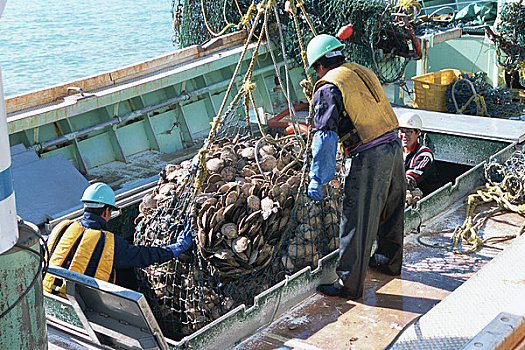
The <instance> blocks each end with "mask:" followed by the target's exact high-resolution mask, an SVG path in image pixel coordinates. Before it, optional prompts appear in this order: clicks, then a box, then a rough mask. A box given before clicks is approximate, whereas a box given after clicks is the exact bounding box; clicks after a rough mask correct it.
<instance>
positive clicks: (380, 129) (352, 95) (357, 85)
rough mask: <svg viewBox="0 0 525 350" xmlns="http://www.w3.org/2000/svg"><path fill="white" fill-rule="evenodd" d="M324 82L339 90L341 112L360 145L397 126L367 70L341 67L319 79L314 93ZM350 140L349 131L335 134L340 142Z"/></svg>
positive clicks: (349, 66)
mask: <svg viewBox="0 0 525 350" xmlns="http://www.w3.org/2000/svg"><path fill="white" fill-rule="evenodd" d="M326 83H331V84H334V85H335V86H337V88H338V89H339V90H340V91H341V94H342V95H343V105H344V109H345V112H346V114H347V115H348V116H349V117H350V119H351V120H352V123H353V124H354V127H355V131H357V134H358V135H359V139H360V140H361V142H362V143H367V142H370V141H372V140H374V139H376V138H377V137H379V136H381V135H383V134H385V133H387V132H388V131H391V130H394V129H396V128H397V127H398V122H397V117H396V115H395V113H394V110H393V109H392V106H391V105H390V102H389V101H388V98H387V97H386V95H385V92H384V91H383V87H382V86H381V83H380V82H379V79H378V78H377V76H376V75H375V74H374V73H373V72H372V71H371V70H370V69H368V68H366V67H363V66H361V65H359V64H357V63H345V64H342V65H341V66H339V67H336V68H334V69H331V70H330V71H328V72H327V73H326V74H325V75H324V76H323V77H322V78H321V79H319V80H318V81H317V82H316V83H315V86H314V91H317V89H319V87H321V86H322V85H323V84H326ZM355 131H354V132H355ZM350 137H351V131H350V130H349V133H347V134H346V135H339V138H340V140H341V141H342V142H343V141H345V140H347V139H349V138H350Z"/></svg>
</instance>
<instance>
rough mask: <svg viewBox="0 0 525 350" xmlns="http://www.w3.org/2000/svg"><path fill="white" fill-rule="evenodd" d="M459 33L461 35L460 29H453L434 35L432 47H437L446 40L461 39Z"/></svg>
mask: <svg viewBox="0 0 525 350" xmlns="http://www.w3.org/2000/svg"><path fill="white" fill-rule="evenodd" d="M461 33H462V32H461V28H455V29H451V30H447V31H446V32H442V33H436V34H434V39H433V43H434V45H437V44H439V43H443V42H445V41H447V40H451V39H458V38H461Z"/></svg>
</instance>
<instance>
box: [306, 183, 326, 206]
mask: <svg viewBox="0 0 525 350" xmlns="http://www.w3.org/2000/svg"><path fill="white" fill-rule="evenodd" d="M308 197H310V199H312V200H314V201H320V200H322V199H323V185H321V184H320V183H318V182H317V181H315V180H314V179H311V180H310V184H309V185H308Z"/></svg>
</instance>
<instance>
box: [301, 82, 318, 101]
mask: <svg viewBox="0 0 525 350" xmlns="http://www.w3.org/2000/svg"><path fill="white" fill-rule="evenodd" d="M299 85H301V87H302V88H303V94H304V95H305V96H306V97H307V98H308V99H309V100H311V99H312V96H313V94H314V85H313V84H312V83H311V82H310V81H308V80H306V79H303V80H301V82H300V83H299Z"/></svg>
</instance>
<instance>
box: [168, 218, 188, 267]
mask: <svg viewBox="0 0 525 350" xmlns="http://www.w3.org/2000/svg"><path fill="white" fill-rule="evenodd" d="M192 245H193V231H192V230H191V221H190V222H189V223H188V224H187V225H186V227H185V228H184V230H183V231H182V232H181V233H180V234H179V235H178V236H177V241H176V242H175V244H172V245H169V246H167V247H166V248H168V249H169V250H171V252H172V253H173V258H174V259H176V258H177V257H178V256H179V255H180V254H181V253H184V252H185V251H186V250H188V249H190V248H191V246H192Z"/></svg>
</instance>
